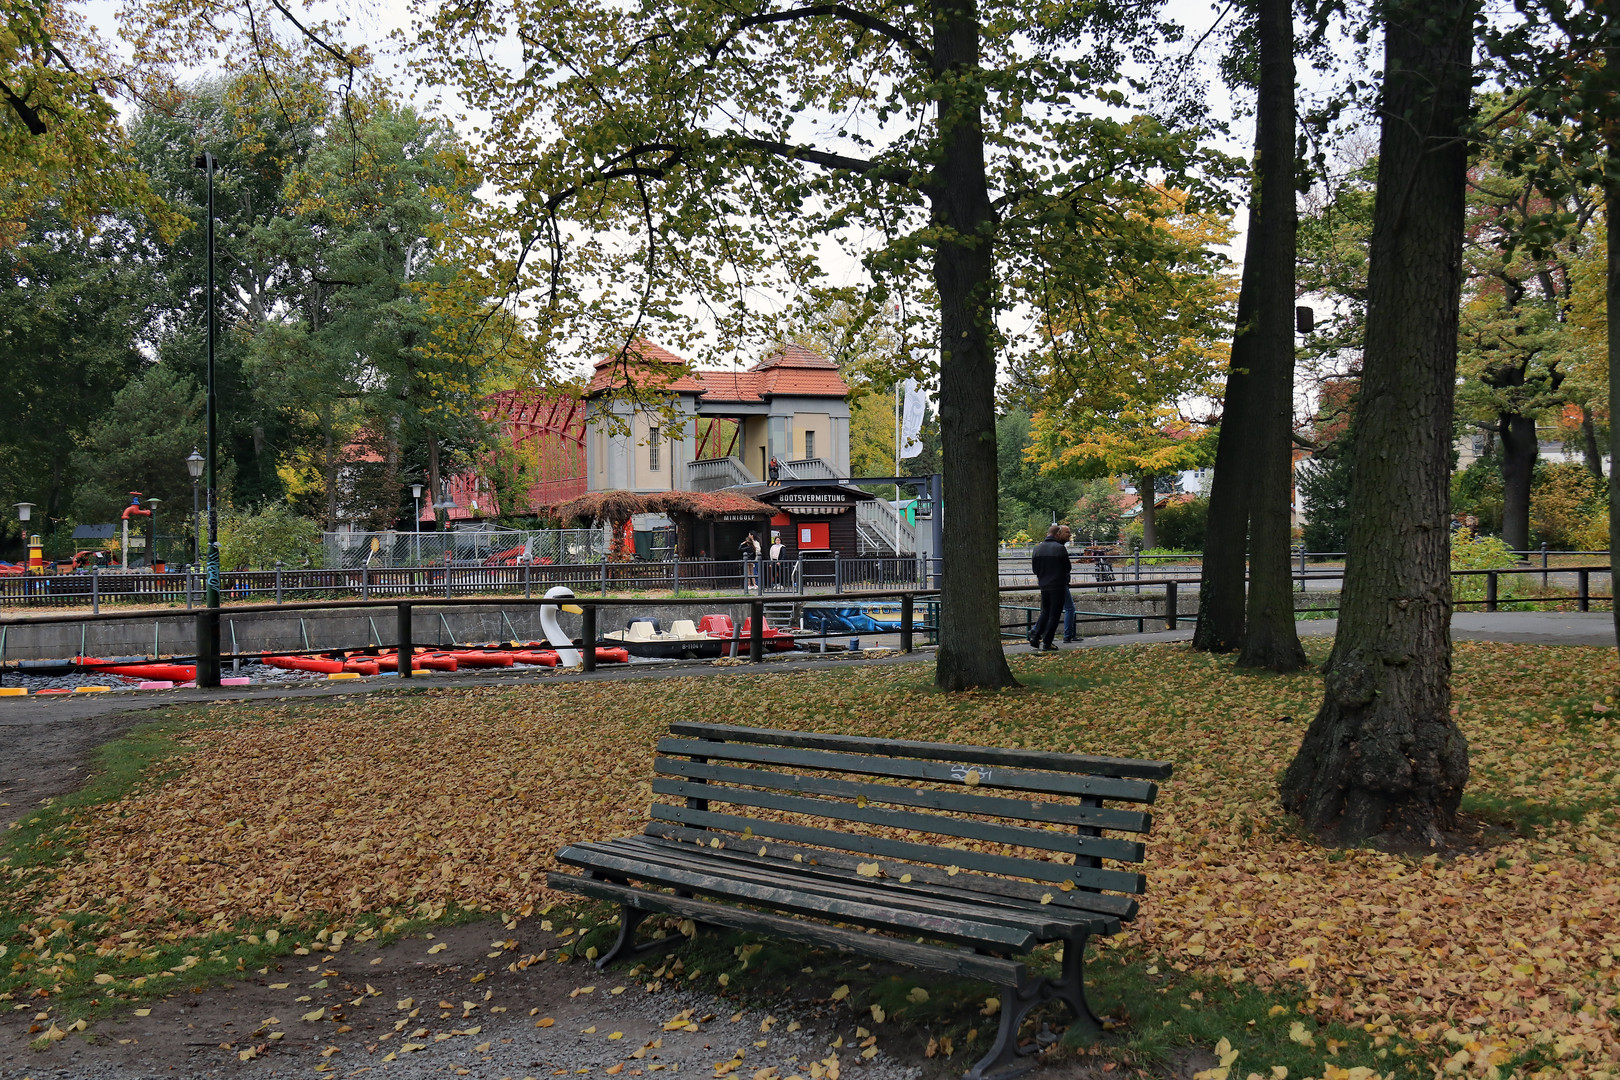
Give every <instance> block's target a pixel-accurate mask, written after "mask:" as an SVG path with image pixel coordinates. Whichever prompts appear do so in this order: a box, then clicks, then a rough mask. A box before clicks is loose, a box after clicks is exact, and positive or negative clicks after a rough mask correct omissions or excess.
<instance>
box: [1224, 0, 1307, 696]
mask: <svg viewBox="0 0 1620 1080" xmlns="http://www.w3.org/2000/svg"><path fill="white" fill-rule="evenodd" d="M1258 24H1259V26H1258V29H1259V35H1260V97H1259V102H1258V107H1257V108H1256V110H1255V114H1256V119H1255V140H1254V142H1255V158H1256V161H1255V180H1254V194H1253V197H1252V198H1251V199H1250V200H1249V205H1250V207H1251V212H1250V215H1249V232H1250V234H1251V235H1254V234H1258V235H1259V238H1260V240H1259V248H1260V251H1259V254H1260V258H1259V259H1258V265H1255V266H1253V268H1252V270H1251V267H1250V264H1249V263H1248V262H1247V261H1245V262H1244V265H1243V276H1244V278H1245V279H1247V278H1248V277H1249V275H1250V273H1251V272H1252V273H1253V274H1254V277H1255V280H1256V281H1257V282H1258V284H1259V289H1258V291H1257V292H1256V295H1255V298H1254V299H1255V304H1254V323H1253V324H1252V326H1250V328H1249V330H1248V336H1249V337H1250V338H1252V339H1253V343H1254V344H1253V348H1252V350H1251V353H1250V355H1251V356H1252V366H1251V368H1250V371H1251V372H1252V377H1251V383H1250V385H1251V389H1252V390H1253V393H1254V406H1255V409H1254V414H1253V416H1254V422H1253V423H1252V424H1251V425H1250V426H1249V430H1248V431H1247V432H1245V434H1246V435H1247V436H1248V437H1249V438H1251V439H1253V447H1252V449H1251V451H1250V452H1251V454H1252V455H1253V456H1252V459H1251V460H1252V461H1253V467H1252V468H1251V469H1249V470H1246V475H1247V479H1248V480H1249V483H1250V484H1251V494H1250V496H1249V600H1248V608H1247V611H1246V613H1245V618H1244V629H1243V651H1242V652H1241V653H1240V654H1239V655H1238V661H1237V663H1238V666H1239V667H1249V668H1269V669H1270V670H1272V671H1296V670H1298V669H1299V668H1302V667H1304V666H1305V650H1304V648H1303V647H1301V646H1300V643H1299V632H1298V631H1297V630H1296V629H1295V627H1294V581H1293V565H1292V563H1291V561H1290V559H1289V555H1290V551H1289V547H1290V541H1291V540H1292V538H1293V528H1292V527H1293V522H1292V521H1291V520H1290V517H1289V506H1290V504H1291V502H1292V499H1293V491H1294V466H1293V453H1294V259H1295V234H1296V232H1297V230H1298V212H1297V209H1296V206H1295V202H1294V188H1295V178H1294V154H1295V150H1294V127H1295V124H1294V20H1293V6H1292V4H1291V3H1290V2H1289V0H1261V2H1260V4H1259V10H1258Z"/></svg>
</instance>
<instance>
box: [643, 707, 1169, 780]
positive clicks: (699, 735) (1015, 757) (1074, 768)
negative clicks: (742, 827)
mask: <svg viewBox="0 0 1620 1080" xmlns="http://www.w3.org/2000/svg"><path fill="white" fill-rule="evenodd" d="M669 730H670V731H671V732H672V733H674V734H676V735H682V736H685V737H687V738H693V739H718V740H724V741H727V742H744V743H748V742H751V743H761V744H764V745H768V746H790V747H802V748H805V749H813V750H843V751H849V752H854V753H867V754H870V753H877V754H882V755H884V756H886V757H900V758H904V757H911V758H932V759H935V760H939V759H941V758H943V759H946V760H949V761H962V762H966V763H968V764H977V765H992V766H994V765H1000V766H1004V767H1007V768H1023V769H1044V770H1047V771H1050V772H1070V773H1086V774H1088V775H1092V776H1133V777H1140V778H1142V779H1146V780H1168V779H1169V778H1170V774H1171V772H1172V771H1173V766H1172V765H1171V764H1170V762H1168V761H1142V760H1138V759H1136V758H1114V757H1092V756H1089V755H1085V754H1062V753H1055V752H1052V751H1047V750H1013V749H1004V748H1000V747H994V746H963V745H958V744H955V743H930V742H914V741H911V740H906V739H873V738H865V737H862V736H858V735H822V734H817V733H814V732H808V731H777V730H774V729H771V728H753V727H742V726H738V725H733V724H699V723H692V722H688V721H681V722H678V723H674V724H671V725H670V726H669Z"/></svg>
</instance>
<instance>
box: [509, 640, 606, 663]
mask: <svg viewBox="0 0 1620 1080" xmlns="http://www.w3.org/2000/svg"><path fill="white" fill-rule="evenodd" d="M512 657H513V658H514V659H515V660H517V662H518V663H520V664H544V665H545V666H546V667H556V666H557V665H558V664H559V663H561V662H562V661H561V660H560V658H559V657H558V656H557V654H556V652H555V651H553V650H551V649H534V650H528V651H524V652H517V653H513V654H512ZM596 662H597V663H598V664H628V663H629V662H630V651H629V650H628V649H614V648H609V647H607V646H605V645H598V646H597V647H596Z"/></svg>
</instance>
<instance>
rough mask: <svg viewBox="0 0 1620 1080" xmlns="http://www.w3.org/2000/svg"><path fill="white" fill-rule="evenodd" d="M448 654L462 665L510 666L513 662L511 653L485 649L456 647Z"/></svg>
mask: <svg viewBox="0 0 1620 1080" xmlns="http://www.w3.org/2000/svg"><path fill="white" fill-rule="evenodd" d="M449 655H450V656H452V657H454V658H455V661H456V663H457V664H459V665H461V666H462V667H511V666H512V664H513V663H514V661H513V659H512V654H511V653H509V652H492V651H490V650H487V649H457V650H456V651H455V652H452V653H450V654H449Z"/></svg>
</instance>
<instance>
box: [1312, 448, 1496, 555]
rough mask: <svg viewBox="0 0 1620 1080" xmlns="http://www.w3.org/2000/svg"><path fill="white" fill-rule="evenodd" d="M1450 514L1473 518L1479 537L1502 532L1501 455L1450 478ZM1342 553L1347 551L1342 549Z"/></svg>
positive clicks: (1481, 459)
mask: <svg viewBox="0 0 1620 1080" xmlns="http://www.w3.org/2000/svg"><path fill="white" fill-rule="evenodd" d="M1451 512H1452V513H1453V514H1455V515H1456V516H1457V517H1459V518H1468V517H1473V518H1474V520H1475V521H1476V522H1477V523H1478V524H1477V527H1476V531H1478V532H1480V533H1499V532H1501V531H1502V455H1501V453H1500V452H1499V451H1496V450H1492V451H1491V452H1490V453H1489V454H1486V455H1484V456H1482V457H1479V458H1476V459H1474V462H1473V464H1471V465H1469V466H1468V468H1466V469H1463V470H1462V471H1461V472H1454V473H1452V474H1451ZM1339 550H1341V551H1342V550H1344V549H1343V548H1340V549H1339Z"/></svg>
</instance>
